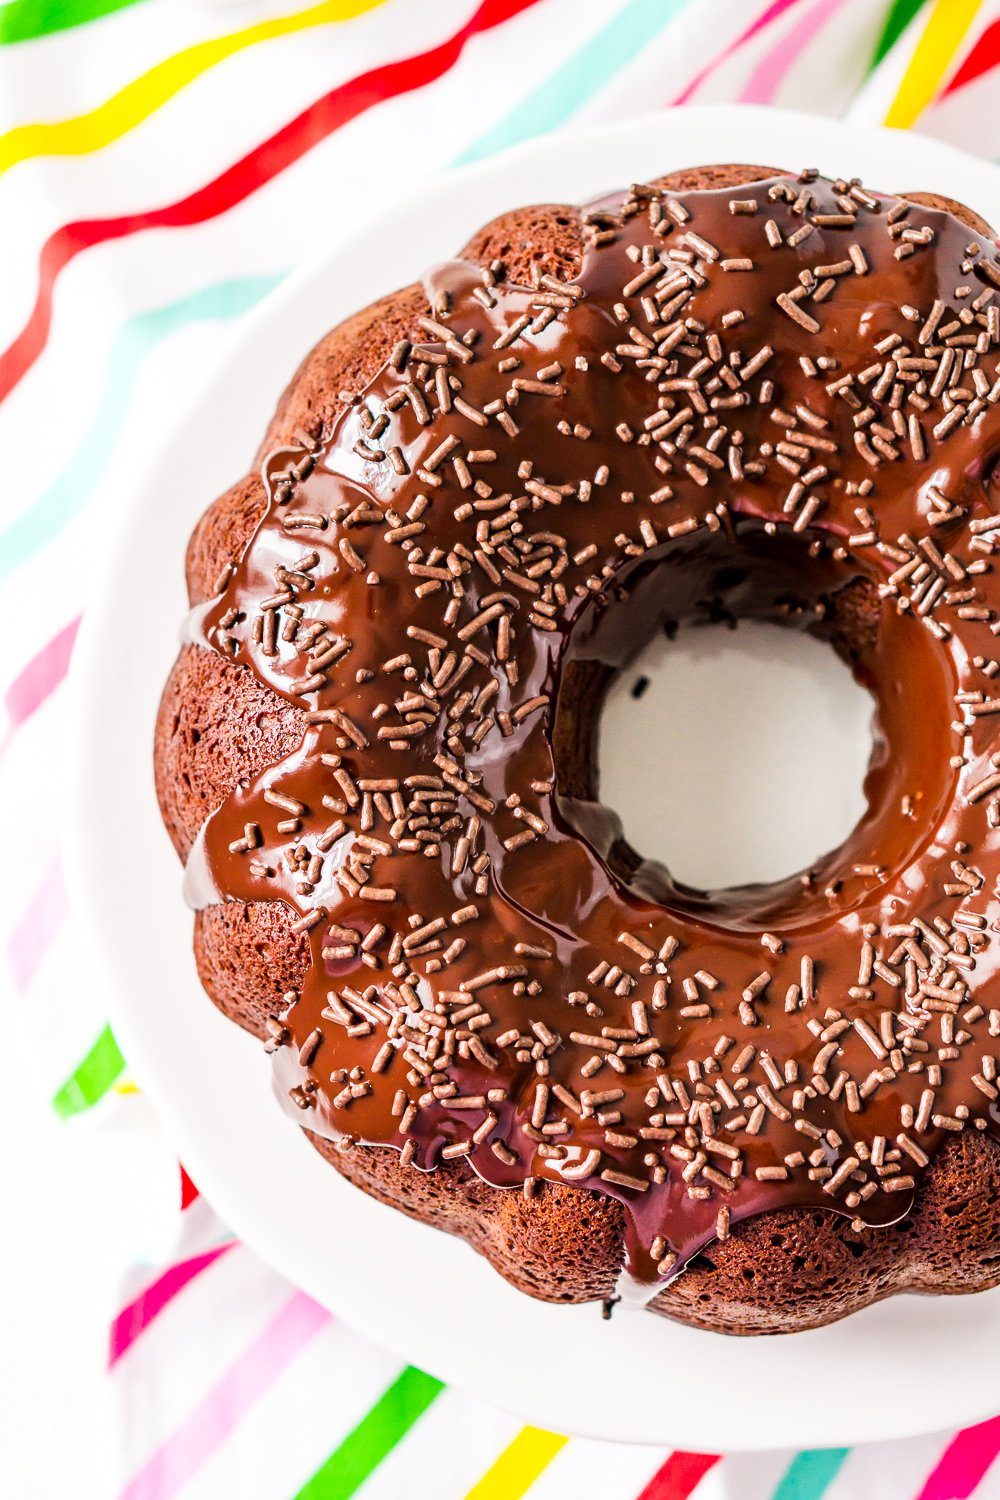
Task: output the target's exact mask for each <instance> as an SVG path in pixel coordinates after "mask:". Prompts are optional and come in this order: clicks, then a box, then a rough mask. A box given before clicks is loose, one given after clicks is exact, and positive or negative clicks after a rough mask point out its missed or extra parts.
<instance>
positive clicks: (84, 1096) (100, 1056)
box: [52, 1026, 125, 1120]
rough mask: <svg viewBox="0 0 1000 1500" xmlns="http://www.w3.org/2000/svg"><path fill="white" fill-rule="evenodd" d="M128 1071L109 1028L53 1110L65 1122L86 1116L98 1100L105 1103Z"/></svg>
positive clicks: (54, 1102) (71, 1078) (58, 1094)
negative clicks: (74, 1117)
mask: <svg viewBox="0 0 1000 1500" xmlns="http://www.w3.org/2000/svg"><path fill="white" fill-rule="evenodd" d="M124 1067H125V1059H124V1057H122V1055H121V1052H120V1051H119V1050H118V1043H117V1042H116V1041H115V1039H114V1036H113V1035H112V1032H111V1027H110V1026H105V1028H104V1030H103V1031H102V1032H101V1034H100V1036H99V1037H98V1038H97V1041H96V1042H95V1043H94V1045H93V1046H92V1047H91V1049H90V1051H89V1052H88V1053H87V1055H86V1057H85V1058H84V1059H83V1061H82V1062H81V1063H80V1065H79V1066H78V1067H77V1069H76V1070H75V1072H73V1073H72V1074H71V1075H70V1077H69V1078H67V1080H66V1082H65V1083H64V1084H63V1086H62V1088H61V1089H60V1090H59V1092H58V1093H57V1094H56V1096H55V1098H54V1099H53V1101H52V1108H53V1109H54V1110H55V1112H56V1114H57V1115H58V1116H59V1118H60V1119H61V1120H68V1119H69V1118H70V1116H71V1115H79V1114H82V1113H83V1111H84V1110H85V1109H90V1107H91V1105H93V1104H96V1103H97V1101H98V1099H103V1097H104V1095H105V1094H106V1093H107V1092H108V1089H109V1088H110V1087H111V1085H112V1084H113V1083H114V1081H115V1079H116V1078H117V1077H118V1076H119V1074H120V1073H121V1072H122V1071H123V1069H124Z"/></svg>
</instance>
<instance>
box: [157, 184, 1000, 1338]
mask: <svg viewBox="0 0 1000 1500" xmlns="http://www.w3.org/2000/svg"><path fill="white" fill-rule="evenodd" d="M997 452H1000V260H998V256H997V251H996V247H995V245H994V242H993V239H992V233H991V231H990V229H989V228H988V227H987V225H985V224H984V223H983V222H982V221H981V220H980V219H979V218H977V217H976V215H975V214H973V213H971V212H970V211H969V210H967V209H966V208H964V207H963V206H961V205H960V204H956V203H952V202H947V201H945V200H943V199H941V198H939V197H934V196H931V195H927V194H919V193H914V194H909V195H905V196H902V197H889V196H887V195H885V194H883V193H876V192H870V191H868V190H866V189H865V188H864V187H862V186H861V184H860V183H859V182H857V181H856V180H852V181H829V180H826V179H824V178H822V177H820V176H819V175H818V174H817V173H816V172H814V171H805V172H802V173H801V174H799V175H789V174H786V173H784V172H779V171H777V170H774V169H771V168H763V167H744V166H716V167H702V168H698V169H694V170H691V171H686V172H680V173H674V174H672V175H671V176H669V177H665V178H663V179H660V180H658V181H655V182H653V183H650V184H636V185H633V186H632V187H631V188H629V189H628V191H626V192H621V193H617V194H614V195H611V196H608V197H605V198H602V199H600V200H598V201H596V202H594V203H591V204H589V205H587V206H585V207H584V208H582V209H581V208H577V207H574V206H572V205H546V206H542V207H537V208H524V209H519V210H517V211H515V212H512V213H507V214H503V215H501V217H500V218H498V219H496V220H494V221H493V222H492V223H491V224H489V225H487V226H486V227H485V228H484V229H483V230H481V231H480V232H479V233H478V234H477V235H476V236H475V237H474V238H473V239H472V241H471V242H470V243H469V245H468V246H467V247H466V249H465V250H464V251H463V252H462V254H461V257H460V258H459V259H457V260H455V261H452V262H449V263H447V264H445V265H442V266H438V267H436V268H435V269H434V270H433V271H431V272H430V273H429V274H428V276H427V278H426V280H425V281H424V283H423V284H414V285H412V286H408V287H406V288H404V289H403V290H402V291H398V292H394V293H392V294H391V295H389V296H387V297H385V298H384V299H383V300H382V301H380V302H378V303H376V304H374V305H373V306H372V307H369V308H366V309H365V310H364V311H362V312H359V313H357V314H355V316H353V317H351V318H349V319H348V320H347V321H346V322H345V323H343V324H341V326H340V327H338V328H336V329H334V331H333V332H331V333H328V334H327V335H326V336H325V337H324V338H323V339H322V340H321V342H320V343H319V344H318V345H317V346H316V348H315V349H314V350H313V352H312V353H311V354H310V355H309V356H308V357H307V358H306V360H305V361H304V363H303V364H302V366H301V368H300V370H299V372H298V374H297V375H296V376H295V378H294V379H293V381H292V383H291V385H290V386H289V388H288V390H287V391H286V392H285V394H284V396H283V398H282V400H281V402H280V404H279V406H278V410H277V412H276V414H275V417H274V419H273V421H272V423H271V426H270V428H269V430H268V432H267V434H266V437H265V439H264V442H263V444H262V446H261V449H260V453H259V455H258V459H257V461H256V462H255V464H254V467H253V469H252V470H251V472H250V473H249V474H248V475H247V476H246V477H245V478H243V479H241V480H240V481H239V483H238V484H236V485H235V486H234V487H233V488H232V489H231V490H230V491H229V492H228V493H227V494H225V495H223V496H222V497H221V499H219V500H218V501H216V503H215V504H214V505H212V506H211V507H210V508H209V509H208V511H207V512H206V513H205V515H204V516H203V517H202V519H201V521H200V522H199V524H198V526H197V527H196V529H195V532H194V535H193V536H192V538H191V543H190V548H189V552H188V559H187V570H188V585H189V591H190V597H191V603H192V613H191V616H190V621H189V628H188V632H187V636H186V643H185V644H184V646H183V647H182V649H181V652H180V655H179V657H178V659H177V662H176V665H175V667H174V669H173V672H172V674H171V676H170V679H169V682H168V684H167V687H166V691H165V693H164V697H163V702H162V707H161V712H160V717H159V722H158V727H157V734H156V772H157V783H158V788H159V797H160V802H161V807H162V812H163V817H164V820H165V823H166V826H167V828H168V830H169V832H170V835H171V837H172V839H173V841H174V844H175V846H176V848H177V851H178V853H179V855H180V856H181V858H182V859H183V860H185V861H186V864H187V877H186V879H187V890H188V894H189V899H190V900H191V902H192V904H193V905H194V906H195V907H196V909H197V914H196V918H195V948H196V953H197V960H198V967H199V971H200V974H201V977H202V981H203V983H204V986H205V989H206V990H207V991H208V994H209V995H210V997H211V998H212V1000H213V1001H214V1002H215V1003H216V1005H218V1006H219V1007H220V1008H221V1009H222V1011H223V1012H225V1014H226V1015H227V1016H229V1017H231V1018H232V1019H233V1020H234V1021H236V1022H237V1023H238V1024H239V1025H240V1026H242V1027H244V1028H245V1029H246V1030H248V1031H251V1032H253V1033H254V1034H255V1035H256V1036H258V1037H259V1038H261V1040H262V1041H263V1042H264V1044H265V1047H266V1048H267V1050H268V1051H269V1052H270V1054H271V1056H272V1060H273V1065H274V1077H275V1086H276V1088H277V1091H278V1093H279V1096H280V1097H281V1099H282V1101H283V1102H284V1104H285V1106H286V1109H287V1111H288V1113H289V1114H290V1116H291V1117H292V1118H293V1119H294V1120H296V1121H298V1123H299V1124H300V1125H301V1126H302V1127H303V1129H304V1130H305V1131H306V1132H307V1134H308V1136H309V1139H310V1140H311V1141H312V1143H313V1144H314V1145H315V1147H316V1148H317V1149H318V1150H319V1151H320V1152H321V1153H322V1154H323V1156H324V1157H325V1158H326V1159H327V1160H328V1161H329V1162H330V1164H331V1165H332V1166H334V1167H335V1168H336V1170H337V1171H338V1172H340V1173H341V1174H342V1175H343V1176H344V1177H346V1178H348V1179H349V1180H350V1181H351V1182H353V1183H355V1184H357V1185H358V1186H359V1187H361V1188H362V1189H363V1190H364V1191H365V1192H367V1193H370V1194H372V1195H373V1196H374V1197H376V1198H378V1199H380V1200H381V1201H383V1202H385V1203H388V1204H392V1205H393V1206H394V1207H396V1208H399V1209H402V1210H403V1211H404V1212H405V1213H408V1214H410V1215H412V1216H414V1217H415V1218H418V1219H421V1220H424V1221H425V1222H427V1223H431V1224H434V1225H436V1226H437V1227H439V1228H441V1229H444V1230H445V1231H446V1232H449V1233H452V1234H457V1235H460V1236H462V1237H463V1238H464V1239H466V1240H467V1241H468V1242H469V1243H470V1244H471V1245H472V1246H474V1247H475V1248H476V1249H477V1250H479V1251H480V1252H481V1253H482V1254H484V1255H485V1256H487V1257H488V1259H489V1260H490V1261H491V1262H492V1264H493V1265H494V1266H495V1267H496V1268H497V1270H499V1271H500V1272H501V1273H502V1274H503V1275H504V1276H505V1277H507V1278H508V1280H510V1281H511V1282H513V1283H514V1284H515V1285H516V1286H518V1287H521V1288H523V1289H524V1290H525V1291H527V1292H530V1293H531V1294H532V1295H534V1296H537V1297H542V1298H546V1299H549V1300H552V1301H564V1302H583V1301H588V1300H594V1301H602V1302H604V1303H605V1304H606V1305H610V1304H611V1303H612V1302H613V1301H614V1300H615V1299H616V1298H619V1297H626V1298H629V1299H633V1300H638V1301H641V1302H643V1303H645V1304H647V1305H648V1306H649V1307H650V1308H652V1310H653V1311H655V1312H659V1313H664V1314H667V1315H669V1316H671V1317H674V1318H678V1319H681V1320H682V1321H684V1322H688V1323H692V1324H696V1325H700V1326H702V1327H705V1328H710V1329H715V1330H719V1331H724V1332H729V1333H770V1332H781V1331H785V1330H795V1329H803V1328H810V1327H815V1326H818V1325H820V1324H823V1323H826V1322H829V1321H831V1320H833V1319H835V1318H838V1317H841V1316H843V1315H844V1314H845V1313H848V1312H850V1311H852V1310H854V1309H857V1308H860V1307H863V1306H864V1305H866V1304H867V1303H870V1302H873V1301H875V1300H877V1299H878V1298H881V1297H884V1296H886V1295H888V1294H890V1293H892V1292H897V1291H921V1292H964V1291H974V1290H977V1289H981V1288H984V1287H987V1286H992V1285H994V1284H996V1283H997V1282H998V1281H1000V1124H998V1122H1000V1108H998V1101H1000V1080H998V1076H997V1075H998V1057H1000V979H998V977H997V968H998V962H1000V959H998V942H997V934H998V931H1000V921H998V915H997V913H998V907H997V901H996V896H997V891H996V881H997V876H998V873H1000V831H998V830H1000V739H998V736H997V726H998V725H1000V718H998V714H1000V684H998V681H997V679H998V674H1000V660H998V656H1000V652H997V643H996V637H997V636H998V635H1000V585H998V582H997V575H996V572H995V570H994V563H993V553H994V548H995V545H996V542H997V538H998V537H1000V505H998V503H997V501H998V494H1000V486H998V485H996V483H995V480H994V474H993V459H994V455H995V454H996V453H997ZM749 617H754V618H758V619H766V620H770V621H777V622H780V623H782V624H783V625H785V626H786V627H787V628H789V629H796V630H806V631H810V632H813V633H814V634H815V635H817V636H819V637H821V638H823V639H824V640H827V641H828V642H829V643H830V645H831V647H832V649H834V650H835V651H837V652H838V653H839V654H840V655H841V656H842V657H843V658H844V659H845V660H846V661H847V662H848V663H849V664H850V666H851V669H852V670H853V672H854V673H855V675H856V677H857V679H858V680H859V681H860V682H862V683H863V684H864V685H865V686H866V687H867V688H868V689H869V690H870V691H871V694H872V696H873V699H874V702H875V708H876V732H875V736H874V749H873V754H872V760H871V764H870V768H869V772H868V776H867V779H866V783H865V794H866V801H867V811H866V813H865V815H864V816H863V817H862V819H861V821H860V822H859V824H858V825H857V827H856V828H855V829H854V831H853V832H852V833H851V835H850V836H849V838H848V839H847V840H846V842H845V843H844V844H843V845H842V846H841V847H840V848H838V849H836V850H834V851H832V852H831V853H829V854H827V855H825V856H824V857H823V858H822V859H820V860H818V861H817V863H816V864H815V865H814V866H813V867H812V868H810V869H808V870H805V871H803V872H802V873H800V874H798V875H796V876H794V877H793V878H790V879H788V880H785V881H783V882H779V883H776V884H770V885H766V886H764V885H757V886H749V887H743V888H740V889H735V890H732V889H730V890H725V891H715V892H702V891H695V890H692V889H690V888H688V887H685V886H683V885H680V884H678V883H676V882H675V881H673V880H672V879H671V877H670V875H669V873H668V871H667V870H666V869H665V868H664V867H663V866H662V865H660V864H658V863H656V862H654V861H651V860H649V859H645V858H643V857H642V854H641V851H637V850H635V849H633V848H632V847H631V846H630V845H629V844H628V843H627V842H626V840H625V839H624V837H623V834H622V830H621V826H620V823H619V822H618V820H617V819H616V818H615V816H614V814H613V813H612V812H611V811H609V809H607V808H606V807H604V806H602V804H601V802H600V800H599V793H598V785H597V771H596V750H595V746H596V726H597V723H598V719H599V715H600V711H601V705H602V702H603V699H604V695H605V693H606V690H607V687H608V685H609V683H610V682H611V681H612V680H613V679H614V678H615V676H616V674H617V673H619V672H620V671H621V670H622V668H623V666H624V665H625V664H626V663H628V662H629V661H630V660H631V659H632V658H633V657H634V656H635V654H636V652H637V651H638V650H639V649H640V648H641V647H642V646H643V644H644V643H645V642H646V641H647V640H649V639H650V638H651V636H652V634H653V633H654V632H656V631H659V630H661V629H664V628H665V629H667V630H668V632H669V631H671V630H673V629H674V627H675V626H676V625H677V624H678V623H683V622H691V623H697V622H708V621H711V620H715V619H719V618H727V619H730V620H739V619H746V618H749ZM669 774H670V768H669V766H664V775H666V776H669ZM387 1148H392V1149H387Z"/></svg>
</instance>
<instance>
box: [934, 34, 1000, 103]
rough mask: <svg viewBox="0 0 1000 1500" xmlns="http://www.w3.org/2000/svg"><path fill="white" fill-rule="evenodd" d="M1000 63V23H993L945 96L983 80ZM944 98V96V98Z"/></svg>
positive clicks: (963, 64) (953, 80)
mask: <svg viewBox="0 0 1000 1500" xmlns="http://www.w3.org/2000/svg"><path fill="white" fill-rule="evenodd" d="M997 63H1000V21H993V22H991V24H990V25H989V26H987V28H986V30H985V31H984V32H983V34H982V36H980V37H978V38H977V40H976V43H975V45H974V46H973V48H972V51H971V52H970V53H969V55H968V57H967V58H966V59H965V60H964V62H963V63H962V66H961V67H960V68H959V70H958V72H957V73H956V74H955V76H954V77H953V78H952V80H951V82H950V83H949V84H948V87H947V88H946V89H945V91H944V94H945V95H947V94H953V93H954V92H955V90H956V89H960V88H961V87H962V86H963V84H966V83H972V82H973V80H974V79H976V78H981V77H982V76H983V74H984V73H988V72H989V71H990V69H991V68H995V67H996V65H997ZM942 97H944V95H943V96H942Z"/></svg>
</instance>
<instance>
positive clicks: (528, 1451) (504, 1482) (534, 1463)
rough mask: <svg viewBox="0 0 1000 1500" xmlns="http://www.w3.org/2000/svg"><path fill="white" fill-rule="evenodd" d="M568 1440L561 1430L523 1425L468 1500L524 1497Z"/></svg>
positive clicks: (513, 1499) (503, 1499) (497, 1499)
mask: <svg viewBox="0 0 1000 1500" xmlns="http://www.w3.org/2000/svg"><path fill="white" fill-rule="evenodd" d="M567 1442H568V1439H567V1438H564V1437H560V1436H559V1435H558V1433H555V1432H543V1431H542V1430H541V1428H540V1427H522V1428H521V1431H520V1432H519V1433H518V1435H517V1437H516V1438H515V1439H514V1441H513V1442H512V1443H510V1444H508V1446H507V1447H506V1448H505V1449H504V1450H503V1452H502V1453H501V1455H500V1457H499V1458H498V1459H497V1461H496V1463H495V1464H492V1465H491V1466H490V1467H489V1468H488V1469H487V1470H486V1473H485V1474H484V1475H483V1477H482V1479H480V1481H479V1483H478V1484H474V1485H473V1486H472V1489H471V1490H470V1491H469V1493H468V1494H467V1495H466V1497H465V1500H520V1497H521V1496H522V1495H524V1494H525V1493H526V1492H527V1491H528V1490H529V1489H530V1488H531V1486H532V1485H533V1484H534V1482H535V1480H536V1479H537V1478H538V1476H539V1474H540V1473H541V1472H542V1470H543V1469H544V1468H546V1467H547V1466H548V1465H549V1464H550V1463H551V1462H552V1460H553V1459H554V1458H555V1456H556V1454H557V1453H558V1452H559V1451H560V1450H561V1449H562V1448H564V1447H565V1446H566V1443H567Z"/></svg>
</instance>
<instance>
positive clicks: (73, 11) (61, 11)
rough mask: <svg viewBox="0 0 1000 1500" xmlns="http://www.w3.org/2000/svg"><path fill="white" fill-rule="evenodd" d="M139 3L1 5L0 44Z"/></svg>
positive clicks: (27, 1)
mask: <svg viewBox="0 0 1000 1500" xmlns="http://www.w3.org/2000/svg"><path fill="white" fill-rule="evenodd" d="M136 4H138V0H8V3H7V4H6V5H0V43H8V44H9V43H11V42H30V41H34V39H35V38H36V37H40V36H51V35H52V33H53V32H54V31H68V30H69V29H70V27H71V26H84V25H86V23H87V22H88V21H96V20H98V19H99V17H101V16H107V15H110V14H111V12H112V11H115V10H124V9H125V7H126V5H136Z"/></svg>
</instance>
